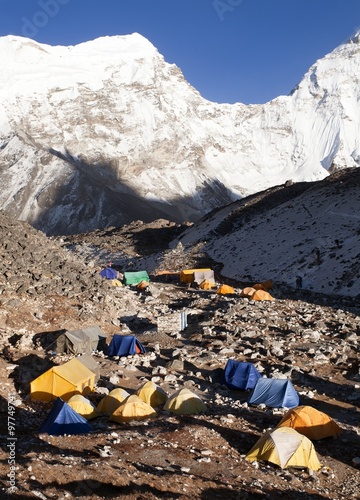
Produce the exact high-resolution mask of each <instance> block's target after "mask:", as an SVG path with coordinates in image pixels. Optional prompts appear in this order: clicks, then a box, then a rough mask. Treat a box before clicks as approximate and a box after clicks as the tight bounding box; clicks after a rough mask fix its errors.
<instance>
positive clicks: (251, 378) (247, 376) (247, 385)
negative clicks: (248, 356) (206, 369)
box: [221, 359, 261, 391]
mask: <svg viewBox="0 0 360 500" xmlns="http://www.w3.org/2000/svg"><path fill="white" fill-rule="evenodd" d="M260 377H261V375H260V373H259V372H258V371H257V369H256V368H255V366H254V365H253V364H252V363H243V362H241V361H235V360H234V359H229V360H228V361H227V363H226V366H225V370H224V373H223V376H222V381H221V382H222V384H224V385H226V386H227V387H228V388H229V389H237V390H242V391H245V390H251V389H254V387H255V385H256V382H257V380H258V379H259V378H260Z"/></svg>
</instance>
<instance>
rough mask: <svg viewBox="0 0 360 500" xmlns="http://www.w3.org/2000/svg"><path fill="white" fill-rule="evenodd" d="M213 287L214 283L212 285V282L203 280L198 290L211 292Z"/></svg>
mask: <svg viewBox="0 0 360 500" xmlns="http://www.w3.org/2000/svg"><path fill="white" fill-rule="evenodd" d="M214 286H215V283H213V282H212V281H210V280H204V281H202V282H201V283H200V285H199V288H201V289H202V290H211V289H212V288H214Z"/></svg>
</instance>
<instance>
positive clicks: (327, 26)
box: [0, 0, 360, 104]
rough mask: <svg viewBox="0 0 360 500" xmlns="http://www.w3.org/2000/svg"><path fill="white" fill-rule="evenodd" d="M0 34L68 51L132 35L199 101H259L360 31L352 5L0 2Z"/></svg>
mask: <svg viewBox="0 0 360 500" xmlns="http://www.w3.org/2000/svg"><path fill="white" fill-rule="evenodd" d="M0 6H1V16H0V36H4V35H8V34H12V35H20V36H28V37H30V38H33V39H34V40H37V41H39V42H42V43H48V44H51V45H75V44H77V43H80V42H84V41H87V40H93V39H95V38H97V37H99V36H104V35H126V34H130V33H134V32H138V33H140V34H142V35H143V36H145V37H146V38H147V39H148V40H150V42H152V43H153V44H154V45H155V47H156V48H157V49H158V50H159V52H160V53H161V54H162V55H163V56H164V58H165V60H166V61H168V62H170V63H175V64H176V65H177V66H179V68H180V69H181V70H182V72H183V74H184V76H185V78H186V79H187V81H188V82H189V83H191V85H193V86H194V87H195V88H196V89H197V90H198V91H199V92H200V93H201V95H202V96H203V97H205V98H206V99H209V100H211V101H216V102H229V103H234V102H243V103H245V104H249V103H264V102H266V101H269V100H271V99H273V98H274V97H277V96H278V95H284V94H288V93H290V91H291V90H292V88H293V87H294V86H295V85H296V84H297V83H298V82H299V81H300V79H301V78H302V76H303V74H304V73H305V72H306V71H307V70H308V69H309V67H310V66H311V65H312V64H313V63H314V62H315V61H316V60H317V59H319V58H321V57H323V56H324V55H325V54H327V53H328V52H330V51H332V50H333V49H334V48H336V47H337V46H338V45H340V44H341V43H343V42H344V41H346V40H347V39H348V38H349V37H350V36H351V35H352V34H353V33H354V32H355V31H356V30H358V29H359V28H360V0H0Z"/></svg>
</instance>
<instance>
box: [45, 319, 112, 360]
mask: <svg viewBox="0 0 360 500" xmlns="http://www.w3.org/2000/svg"><path fill="white" fill-rule="evenodd" d="M105 339H106V335H105V334H104V333H103V332H102V331H101V329H100V328H99V327H98V326H90V327H88V328H82V329H81V330H73V331H66V332H65V333H63V334H61V335H60V336H59V337H58V338H57V340H56V342H55V351H56V352H66V353H68V354H84V353H88V354H90V353H91V352H92V351H95V350H101V349H102V348H103V347H104V346H105V345H106V344H105Z"/></svg>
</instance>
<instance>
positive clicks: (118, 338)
mask: <svg viewBox="0 0 360 500" xmlns="http://www.w3.org/2000/svg"><path fill="white" fill-rule="evenodd" d="M144 352H146V349H145V347H144V346H143V345H142V343H141V342H139V340H138V339H137V338H136V337H135V335H118V334H115V335H114V336H113V338H112V339H111V342H110V344H109V350H108V355H109V356H130V355H131V354H140V353H141V354H143V353H144Z"/></svg>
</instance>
